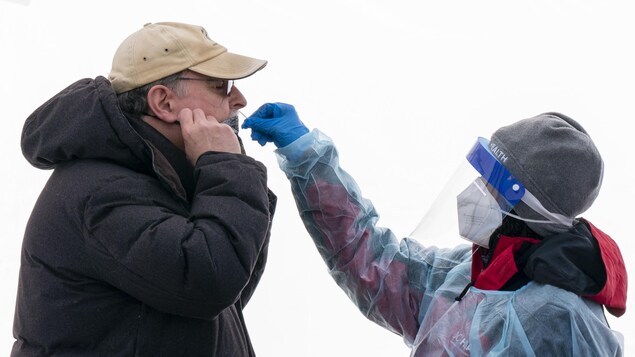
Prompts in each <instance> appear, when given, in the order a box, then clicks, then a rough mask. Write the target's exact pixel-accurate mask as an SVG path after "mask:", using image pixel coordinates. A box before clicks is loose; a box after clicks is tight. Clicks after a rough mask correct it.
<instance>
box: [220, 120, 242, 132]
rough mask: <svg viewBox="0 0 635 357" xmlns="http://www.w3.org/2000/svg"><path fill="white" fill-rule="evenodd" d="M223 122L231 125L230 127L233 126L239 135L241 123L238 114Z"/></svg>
mask: <svg viewBox="0 0 635 357" xmlns="http://www.w3.org/2000/svg"><path fill="white" fill-rule="evenodd" d="M223 124H227V125H229V127H230V128H232V130H233V131H234V134H236V135H238V129H239V124H240V123H239V122H238V115H234V116H232V117H229V118H227V120H225V121H224V122H223Z"/></svg>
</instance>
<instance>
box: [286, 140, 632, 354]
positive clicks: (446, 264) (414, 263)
mask: <svg viewBox="0 0 635 357" xmlns="http://www.w3.org/2000/svg"><path fill="white" fill-rule="evenodd" d="M276 153H277V155H278V162H279V164H280V167H281V168H282V170H283V171H284V172H285V173H286V175H287V177H288V178H289V180H290V182H291V186H292V191H293V195H294V197H295V200H296V204H297V207H298V210H299V212H300V215H301V217H302V221H303V222H304V225H305V226H306V229H307V230H308V232H309V234H310V235H311V237H312V238H313V240H314V242H315V244H316V246H317V248H318V250H319V252H320V254H321V255H322V257H323V258H324V261H325V262H326V264H327V265H328V267H329V269H330V273H331V275H332V277H333V278H334V279H335V281H336V282H337V284H338V285H339V286H340V287H341V288H342V289H343V290H344V291H345V292H346V294H347V295H348V296H349V298H350V299H351V300H352V301H353V302H354V303H355V305H357V307H358V308H359V309H360V311H361V312H362V313H363V314H364V315H365V316H367V317H368V318H369V319H370V320H372V321H374V322H376V323H377V324H379V325H381V326H383V327H385V328H386V329H388V330H390V331H393V332H394V333H397V334H399V335H401V336H403V339H404V341H405V343H406V344H407V345H408V346H409V347H410V348H411V349H412V354H411V355H412V356H485V355H487V356H499V355H500V356H575V357H579V356H621V355H622V346H621V345H622V341H621V339H620V335H619V333H617V332H615V331H613V330H611V329H610V328H609V326H608V324H607V321H606V319H605V316H604V311H603V307H602V305H600V304H597V303H595V302H592V301H590V300H588V299H585V298H582V297H580V296H578V295H575V294H573V293H571V292H568V291H566V290H563V289H560V288H557V287H555V286H551V285H544V284H539V283H536V282H530V283H529V284H527V285H525V286H524V287H522V288H521V289H519V290H516V291H486V290H481V289H477V288H475V287H471V288H469V290H468V291H467V293H466V294H465V295H464V296H463V298H462V299H461V300H460V301H457V300H456V299H455V298H456V297H457V296H459V295H460V294H461V292H462V291H463V289H464V288H465V287H466V286H467V285H468V284H469V282H470V272H471V259H472V258H471V256H472V255H471V253H472V251H471V247H470V246H469V245H467V244H466V245H461V246H458V247H456V248H453V249H440V248H436V247H424V246H422V245H421V244H420V243H419V242H417V241H415V240H412V239H408V238H405V239H402V240H401V241H399V240H398V239H397V238H396V237H395V235H394V234H393V232H392V231H391V230H390V229H386V228H382V227H377V226H376V222H377V220H378V215H377V212H376V211H375V208H374V207H373V205H372V203H371V202H370V201H369V200H367V199H364V198H363V197H362V195H361V191H360V189H359V187H358V186H357V184H356V183H355V181H354V180H353V178H352V177H351V176H350V175H348V174H347V173H346V172H345V171H344V170H342V169H341V168H340V167H339V164H338V154H337V151H336V149H335V147H334V144H333V142H332V141H331V139H330V138H328V137H327V136H326V135H324V134H323V133H321V132H319V131H318V130H314V131H312V132H311V133H308V134H306V135H304V136H303V137H301V138H300V139H298V140H296V141H295V142H293V143H292V144H290V145H288V146H286V147H283V148H280V149H278V150H277V151H276Z"/></svg>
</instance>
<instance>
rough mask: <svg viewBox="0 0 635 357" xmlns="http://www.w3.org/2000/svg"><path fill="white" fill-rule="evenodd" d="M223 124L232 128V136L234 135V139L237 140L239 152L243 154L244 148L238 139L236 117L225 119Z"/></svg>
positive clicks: (237, 121) (238, 125)
mask: <svg viewBox="0 0 635 357" xmlns="http://www.w3.org/2000/svg"><path fill="white" fill-rule="evenodd" d="M223 124H227V125H229V127H230V128H232V130H233V131H234V134H236V137H237V138H238V143H239V144H240V152H241V153H243V154H244V153H245V147H244V146H243V141H242V140H241V139H240V136H239V135H238V129H239V128H240V123H239V120H238V115H234V116H232V117H229V118H227V119H226V120H225V121H224V122H223Z"/></svg>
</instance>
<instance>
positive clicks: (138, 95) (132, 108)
mask: <svg viewBox="0 0 635 357" xmlns="http://www.w3.org/2000/svg"><path fill="white" fill-rule="evenodd" d="M182 73H183V71H181V72H178V73H175V74H172V75H169V76H167V77H164V78H161V79H159V80H156V81H154V82H151V83H148V84H146V85H144V86H141V87H139V88H135V89H131V90H129V91H127V92H123V93H119V94H118V95H117V102H118V103H119V107H120V108H121V110H122V111H123V112H124V114H125V115H126V116H128V117H130V118H140V117H141V116H142V115H144V114H147V113H148V111H149V108H148V92H149V91H150V88H152V87H154V86H156V85H163V86H166V87H168V88H170V89H172V90H173V91H175V92H176V93H177V94H178V95H185V89H184V88H183V87H181V86H180V85H179V84H178V83H179V81H178V79H179V77H181V74H182Z"/></svg>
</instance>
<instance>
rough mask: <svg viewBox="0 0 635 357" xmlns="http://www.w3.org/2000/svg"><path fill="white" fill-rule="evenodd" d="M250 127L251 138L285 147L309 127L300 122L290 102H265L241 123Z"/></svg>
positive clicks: (263, 143)
mask: <svg viewBox="0 0 635 357" xmlns="http://www.w3.org/2000/svg"><path fill="white" fill-rule="evenodd" d="M242 128H243V129H247V128H250V129H251V139H252V140H254V141H257V142H258V144H260V145H261V146H264V145H265V144H266V143H268V142H273V143H274V145H276V147H278V148H281V147H285V146H287V145H289V144H291V143H292V142H294V141H295V140H296V139H298V138H299V137H301V136H302V135H304V134H306V133H308V132H309V129H308V128H307V127H306V126H305V125H304V124H303V123H302V121H301V120H300V118H299V117H298V113H297V112H296V111H295V108H294V107H293V105H291V104H286V103H266V104H263V105H262V106H261V107H260V108H258V110H256V111H255V112H254V113H253V114H252V115H251V116H249V117H248V118H247V119H245V121H244V122H243V125H242Z"/></svg>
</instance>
